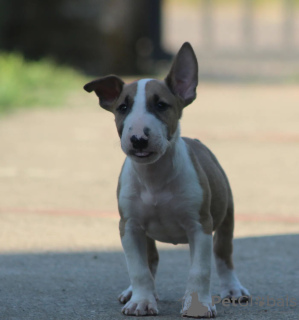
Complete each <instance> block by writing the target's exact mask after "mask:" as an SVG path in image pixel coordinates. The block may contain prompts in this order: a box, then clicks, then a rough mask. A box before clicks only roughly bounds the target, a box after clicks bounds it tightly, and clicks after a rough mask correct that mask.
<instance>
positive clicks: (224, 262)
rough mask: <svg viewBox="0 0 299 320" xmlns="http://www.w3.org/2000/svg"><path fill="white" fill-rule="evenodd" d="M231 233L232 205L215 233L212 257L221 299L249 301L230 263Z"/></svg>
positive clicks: (231, 252) (248, 296)
mask: <svg viewBox="0 0 299 320" xmlns="http://www.w3.org/2000/svg"><path fill="white" fill-rule="evenodd" d="M233 231H234V209H233V205H231V206H230V208H229V209H228V211H227V214H226V216H225V218H224V220H223V222H222V224H221V225H220V226H219V227H218V228H217V230H216V232H215V235H214V255H215V262H216V268H217V272H218V275H219V278H220V284H221V293H220V296H221V299H224V298H229V299H231V300H238V301H239V302H244V301H248V300H249V299H250V293H249V291H248V290H247V289H246V288H245V287H243V286H242V285H241V283H240V281H239V279H238V277H237V275H236V272H235V270H234V266H233V261H232V254H233Z"/></svg>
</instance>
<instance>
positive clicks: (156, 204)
mask: <svg viewBox="0 0 299 320" xmlns="http://www.w3.org/2000/svg"><path fill="white" fill-rule="evenodd" d="M197 78H198V66H197V60H196V56H195V54H194V51H193V49H192V47H191V45H190V44H189V43H185V44H183V46H182V48H181V49H180V51H179V52H178V54H177V56H176V58H175V60H174V63H173V65H172V68H171V70H170V72H169V74H168V76H167V77H166V79H165V81H158V80H153V79H143V80H139V81H136V82H133V83H130V84H124V82H123V81H122V80H121V79H120V78H118V77H116V76H107V77H105V78H101V79H99V80H95V81H92V82H90V83H88V84H86V85H85V87H84V89H85V90H86V91H88V92H92V91H95V93H96V95H97V96H98V97H99V100H100V105H101V106H102V107H103V108H104V109H106V110H108V111H111V112H113V113H114V115H115V122H116V127H117V131H118V134H119V136H120V139H121V147H122V149H123V151H124V152H125V154H126V155H127V157H126V160H125V162H124V165H123V168H122V171H121V174H120V177H119V183H118V189H117V197H118V207H119V213H120V216H121V219H120V224H119V229H120V235H121V241H122V245H123V248H124V251H125V256H126V261H127V266H128V272H129V276H130V280H131V285H130V287H129V288H128V289H126V290H125V291H124V292H122V294H121V295H120V296H119V300H120V302H121V303H125V306H124V307H123V308H122V312H123V313H124V314H126V315H137V316H138V315H139V316H141V315H156V314H158V308H157V301H156V297H157V295H156V291H155V282H154V278H155V273H156V270H157V264H158V252H157V249H156V246H155V240H158V241H162V242H168V243H173V244H177V243H189V245H190V252H191V267H190V272H189V277H188V282H187V288H186V292H185V296H184V305H183V308H182V314H183V315H185V316H193V317H207V318H209V317H214V316H215V315H216V307H215V305H212V299H211V293H210V274H211V263H212V251H213V248H214V253H215V258H216V259H215V260H216V265H217V270H218V274H219V277H220V280H221V288H222V292H221V297H222V298H224V297H231V298H237V299H238V298H240V297H242V296H246V297H249V292H248V291H247V290H246V289H245V288H244V287H243V286H242V285H241V284H240V282H239V280H238V278H237V276H236V274H235V271H234V268H233V262H232V250H233V247H232V238H233V228H234V217H233V216H234V207H233V198H232V193H231V189H230V186H229V182H228V180H227V178H226V175H225V173H224V171H223V169H222V168H221V166H220V165H219V163H218V161H217V159H216V158H215V156H214V155H213V154H212V153H211V151H210V150H209V149H208V148H207V147H206V146H205V145H203V144H202V143H201V142H199V141H198V140H193V139H189V138H182V137H181V136H180V124H179V120H180V118H181V116H182V111H183V109H184V107H186V106H187V105H188V104H190V103H191V102H192V101H193V100H194V99H195V97H196V87H197V82H198V80H197ZM213 231H215V235H214V245H213V238H212V234H213ZM195 293H196V294H197V295H195V296H198V301H199V302H200V305H202V306H203V308H190V306H191V301H192V298H193V297H194V294H195ZM192 304H193V302H192ZM194 309H195V311H194Z"/></svg>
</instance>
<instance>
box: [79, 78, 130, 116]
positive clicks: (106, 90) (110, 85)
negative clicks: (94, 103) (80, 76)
mask: <svg viewBox="0 0 299 320" xmlns="http://www.w3.org/2000/svg"><path fill="white" fill-rule="evenodd" d="M123 85H124V82H123V81H122V80H121V79H120V78H118V77H117V76H113V75H111V76H107V77H104V78H101V79H98V80H94V81H91V82H89V83H87V84H86V85H85V86H84V90H86V91H87V92H92V91H94V92H95V93H96V95H97V96H98V97H99V100H100V106H101V107H102V108H104V109H106V110H108V111H112V110H111V107H112V105H113V102H114V101H115V100H116V99H117V98H118V97H119V95H120V94H121V92H122V89H123Z"/></svg>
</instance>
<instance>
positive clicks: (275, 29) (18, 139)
mask: <svg viewBox="0 0 299 320" xmlns="http://www.w3.org/2000/svg"><path fill="white" fill-rule="evenodd" d="M0 8H1V10H0V220H1V229H2V232H1V233H0V237H2V240H3V241H1V243H0V250H1V252H13V251H26V250H27V251H30V250H33V251H34V250H35V251H42V250H81V249H82V250H83V249H89V248H120V241H119V237H118V226H117V224H118V214H117V203H116V196H115V190H116V185H117V178H118V173H119V171H120V168H121V164H122V161H123V160H124V155H123V153H122V151H121V150H120V144H119V139H118V136H117V133H116V130H115V127H114V121H113V116H112V115H111V114H109V113H108V112H105V111H104V110H102V109H101V108H100V107H99V106H98V101H97V98H96V97H95V95H93V94H90V95H88V94H87V93H86V92H84V91H83V89H82V87H83V85H84V84H85V83H86V82H88V81H90V80H91V79H94V78H95V77H100V76H104V75H106V74H110V73H115V74H118V75H120V76H122V77H123V78H124V79H125V80H126V81H131V80H133V79H137V78H141V77H144V76H146V77H148V76H151V77H158V78H162V79H163V78H164V77H165V76H166V74H167V72H168V69H169V67H170V63H171V60H172V58H173V57H174V55H175V54H176V52H177V51H178V49H179V48H180V46H181V45H182V43H183V42H185V41H189V42H191V44H192V45H193V47H194V49H195V51H196V54H197V57H198V61H199V79H200V84H199V87H198V99H197V100H196V101H195V102H194V103H193V104H192V105H191V106H189V107H188V108H186V110H185V113H184V116H183V119H182V133H183V135H188V136H191V137H196V138H198V139H200V140H202V141H203V142H204V143H205V144H207V145H208V146H209V147H210V148H211V149H212V150H213V152H214V153H215V154H216V156H217V157H218V159H219V161H220V163H222V164H223V167H224V169H225V170H226V172H227V174H228V177H229V178H230V181H231V184H232V188H233V191H234V194H235V202H236V231H235V233H236V236H238V237H245V236H252V235H265V234H284V233H294V232H298V228H299V217H298V211H299V193H298V182H299V169H298V162H299V148H298V143H299V126H298V122H299V0H184V1H179V0H164V1H162V0H161V1H158V0H138V1H133V0H110V1H105V0H87V1H86V0H85V1H83V0H77V1H70V0H55V1H53V0H52V1H38V0H22V1H21V0H0ZM12 230H14V232H13V233H12ZM4 239H5V241H4Z"/></svg>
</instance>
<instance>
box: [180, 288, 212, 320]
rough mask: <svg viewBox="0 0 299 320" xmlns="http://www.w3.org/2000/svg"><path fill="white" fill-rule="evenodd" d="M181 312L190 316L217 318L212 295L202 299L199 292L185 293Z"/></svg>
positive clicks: (184, 315) (185, 315)
mask: <svg viewBox="0 0 299 320" xmlns="http://www.w3.org/2000/svg"><path fill="white" fill-rule="evenodd" d="M181 314H182V316H183V317H190V318H215V317H216V314H217V312H216V306H215V305H214V306H213V305H212V300H211V298H210V297H208V298H205V299H201V298H198V293H197V292H192V293H188V294H185V297H184V305H183V308H182V311H181Z"/></svg>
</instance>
